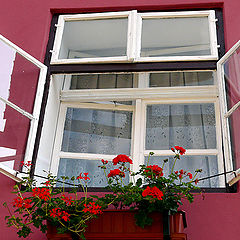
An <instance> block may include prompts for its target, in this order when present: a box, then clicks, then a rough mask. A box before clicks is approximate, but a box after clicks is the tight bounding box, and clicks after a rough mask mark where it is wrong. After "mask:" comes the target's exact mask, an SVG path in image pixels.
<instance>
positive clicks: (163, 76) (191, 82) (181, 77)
mask: <svg viewBox="0 0 240 240" xmlns="http://www.w3.org/2000/svg"><path fill="white" fill-rule="evenodd" d="M213 84H214V72H212V71H211V72H210V71H209V72H162V73H151V74H150V82H149V87H177V86H203V85H213Z"/></svg>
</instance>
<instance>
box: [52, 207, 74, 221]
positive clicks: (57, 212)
mask: <svg viewBox="0 0 240 240" xmlns="http://www.w3.org/2000/svg"><path fill="white" fill-rule="evenodd" d="M50 216H51V217H54V218H58V219H63V220H64V221H65V222H67V221H69V220H70V219H69V217H70V214H69V213H67V212H66V211H61V210H60V208H53V209H52V210H51V211H50Z"/></svg>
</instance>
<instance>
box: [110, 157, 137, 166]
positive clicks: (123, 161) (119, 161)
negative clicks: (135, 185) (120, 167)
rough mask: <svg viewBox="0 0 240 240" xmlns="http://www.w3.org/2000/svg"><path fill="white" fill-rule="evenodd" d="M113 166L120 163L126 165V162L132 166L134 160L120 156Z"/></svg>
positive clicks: (116, 158)
mask: <svg viewBox="0 0 240 240" xmlns="http://www.w3.org/2000/svg"><path fill="white" fill-rule="evenodd" d="M112 162H113V165H117V164H118V163H125V162H129V163H130V164H132V163H133V162H132V159H130V158H129V157H128V156H127V155H124V154H120V155H118V156H117V157H115V158H114V159H113V160H112Z"/></svg>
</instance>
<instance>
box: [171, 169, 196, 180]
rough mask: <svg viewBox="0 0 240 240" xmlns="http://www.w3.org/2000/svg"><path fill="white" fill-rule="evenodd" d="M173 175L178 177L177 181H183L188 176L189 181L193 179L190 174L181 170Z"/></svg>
mask: <svg viewBox="0 0 240 240" xmlns="http://www.w3.org/2000/svg"><path fill="white" fill-rule="evenodd" d="M174 173H175V174H176V175H177V176H178V178H179V179H183V177H186V176H188V177H189V179H192V178H193V175H192V173H190V172H188V173H187V171H184V170H183V169H181V170H180V171H175V172H174Z"/></svg>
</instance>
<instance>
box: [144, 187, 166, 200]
mask: <svg viewBox="0 0 240 240" xmlns="http://www.w3.org/2000/svg"><path fill="white" fill-rule="evenodd" d="M142 196H143V197H146V196H152V197H153V198H157V199H158V200H162V197H163V192H162V191H161V190H159V189H158V188H157V187H156V186H154V187H149V186H147V188H146V189H145V190H144V191H143V192H142Z"/></svg>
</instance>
